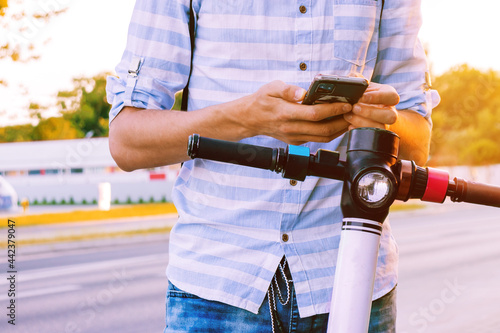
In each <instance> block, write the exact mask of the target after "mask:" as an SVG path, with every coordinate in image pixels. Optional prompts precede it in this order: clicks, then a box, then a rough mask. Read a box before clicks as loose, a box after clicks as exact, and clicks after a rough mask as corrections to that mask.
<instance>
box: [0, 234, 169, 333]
mask: <svg viewBox="0 0 500 333" xmlns="http://www.w3.org/2000/svg"><path fill="white" fill-rule="evenodd" d="M163 238H164V239H156V240H155V241H149V240H147V239H145V241H144V242H134V243H133V244H121V245H120V244H115V245H114V246H112V247H106V246H103V245H104V242H101V244H99V245H100V246H97V247H94V248H84V249H73V250H69V251H56V252H47V253H40V254H36V253H31V254H29V255H27V256H22V255H20V256H19V257H18V260H17V272H18V273H17V276H16V279H17V281H16V282H17V283H16V321H15V323H16V325H15V326H12V325H10V324H8V322H7V321H8V320H9V318H8V317H6V314H7V313H8V311H9V310H8V309H6V307H7V306H8V305H9V303H8V302H9V301H10V300H9V297H8V293H7V290H8V288H9V287H10V286H9V281H8V280H7V279H2V280H1V281H0V290H2V292H1V293H0V304H1V309H3V311H2V312H5V314H4V313H2V316H1V318H2V320H1V322H0V332H23V333H24V332H30V333H34V332H36V333H44V332H47V333H48V332H51V333H58V332H60V333H63V332H64V333H69V332H82V333H83V332H121V333H132V332H133V333H137V332H162V331H163V328H164V316H165V315H164V313H165V291H166V287H167V285H166V284H167V280H166V277H165V268H166V264H167V260H168V240H167V237H166V236H165V237H163ZM20 252H22V251H20ZM1 267H2V268H1V269H2V272H6V271H7V269H6V268H5V264H3V263H2V265H1Z"/></svg>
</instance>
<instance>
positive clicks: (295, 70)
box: [108, 0, 432, 332]
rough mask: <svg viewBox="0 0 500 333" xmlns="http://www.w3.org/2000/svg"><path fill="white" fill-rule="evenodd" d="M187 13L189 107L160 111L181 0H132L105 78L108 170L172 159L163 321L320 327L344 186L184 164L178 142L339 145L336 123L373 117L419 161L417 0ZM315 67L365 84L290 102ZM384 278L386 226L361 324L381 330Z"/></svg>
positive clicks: (261, 4)
mask: <svg viewBox="0 0 500 333" xmlns="http://www.w3.org/2000/svg"><path fill="white" fill-rule="evenodd" d="M382 5H383V10H382ZM192 10H193V12H194V16H195V18H196V34H195V36H196V38H195V46H194V53H193V58H192V73H191V77H190V81H189V108H188V109H189V112H178V111H171V110H169V109H170V108H171V107H172V105H173V102H174V94H175V92H177V91H179V90H181V89H183V88H184V86H185V85H186V83H187V82H188V77H189V75H190V65H191V60H190V59H191V45H190V38H189V28H188V21H189V12H190V1H189V0H177V1H173V0H172V1H159V0H138V1H137V3H136V7H135V10H134V14H133V16H132V20H131V24H130V28H129V37H128V43H127V47H126V50H125V53H124V55H123V59H122V61H121V62H120V64H119V65H118V66H117V73H118V75H119V78H110V79H109V81H108V99H109V101H110V102H111V103H112V104H113V107H112V110H111V113H110V121H111V124H110V149H111V153H112V155H113V157H114V158H115V160H116V162H117V163H118V165H119V166H120V167H121V168H122V169H124V170H134V169H138V168H149V167H155V166H161V165H167V164H173V163H179V162H184V164H183V167H182V170H181V171H180V174H179V177H178V179H177V181H176V185H175V187H174V190H173V199H174V203H175V205H176V207H177V210H178V212H179V220H178V223H177V224H176V226H175V227H174V228H173V230H172V232H171V237H170V259H169V265H168V268H167V277H168V279H169V281H170V283H169V291H168V293H167V325H166V329H165V331H166V332H177V331H188V330H193V331H196V330H202V331H203V330H212V331H214V332H222V331H236V330H238V331H242V332H263V331H270V330H271V327H272V330H273V331H274V330H278V329H279V330H281V329H283V330H289V329H290V330H297V331H304V332H309V331H319V332H321V331H324V330H325V329H326V321H327V316H328V314H327V313H328V310H329V303H330V295H331V290H332V286H333V279H334V273H335V263H336V254H337V248H338V242H339V235H340V224H341V221H342V214H341V211H340V207H339V200H340V192H341V187H342V183H341V182H338V181H334V180H328V179H320V178H314V177H309V178H308V179H306V180H305V181H304V182H301V183H297V182H292V181H288V180H285V179H282V178H281V177H280V176H279V175H276V174H273V173H271V172H269V171H265V170H256V169H251V168H247V167H242V166H235V165H228V164H223V163H217V162H212V161H206V160H188V159H189V158H188V156H187V154H186V146H187V138H188V136H189V135H191V134H193V133H198V134H200V135H202V136H206V137H211V138H217V139H224V140H232V141H243V142H246V143H251V144H257V145H262V146H268V147H284V146H285V145H286V144H304V145H306V146H308V147H309V148H310V149H311V151H316V150H317V149H318V148H325V149H330V150H336V149H337V148H338V146H339V144H340V143H341V140H342V137H343V136H342V134H344V133H345V132H346V131H347V130H349V129H352V128H356V127H367V126H368V127H379V128H386V129H390V130H392V131H394V132H396V133H397V134H398V135H399V136H400V137H401V149H400V151H401V155H400V156H401V158H405V159H413V160H415V161H416V162H417V163H419V164H424V163H425V161H426V159H427V155H428V148H429V141H430V127H431V126H430V112H431V105H430V104H432V103H431V96H430V95H431V93H430V91H429V90H428V86H427V85H426V79H425V77H426V76H425V73H426V71H427V66H426V61H425V54H424V51H423V49H422V47H421V45H420V43H419V42H418V40H417V33H418V29H419V26H420V14H419V13H420V1H419V0H406V1H402V0H398V1H395V0H386V1H385V4H384V1H382V0H379V1H377V0H334V1H298V2H296V3H290V2H289V1H285V0H275V1H265V0H255V1H229V0H228V1H224V0H193V1H192ZM380 17H382V19H381V20H380ZM318 73H323V74H336V75H362V76H364V77H366V78H368V79H370V80H371V83H370V86H369V87H368V89H367V91H366V93H365V94H364V95H363V97H362V99H361V100H360V102H359V103H357V104H355V105H354V106H352V105H349V104H346V103H333V104H319V105H313V106H306V105H301V104H300V101H302V99H303V98H304V94H305V89H306V88H307V87H308V86H309V84H310V82H311V81H312V79H313V77H314V76H315V75H316V74H318ZM339 114H343V115H344V116H343V117H340V119H339V118H332V116H335V115H339ZM396 282H397V247H396V244H395V242H394V240H393V238H392V235H391V232H390V226H389V224H388V223H385V224H384V229H383V234H382V243H381V247H380V251H379V261H378V267H377V276H376V281H375V289H374V296H373V299H374V303H373V307H372V318H371V319H370V332H392V331H394V323H395V290H394V289H395V286H396ZM280 303H282V304H284V305H282V304H280Z"/></svg>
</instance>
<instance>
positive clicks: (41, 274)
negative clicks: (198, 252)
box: [0, 254, 167, 285]
mask: <svg viewBox="0 0 500 333" xmlns="http://www.w3.org/2000/svg"><path fill="white" fill-rule="evenodd" d="M153 261H158V262H164V263H166V262H167V260H166V255H165V254H153V255H148V256H142V257H133V258H126V259H116V260H107V261H99V262H92V263H87V264H77V265H69V266H59V267H54V268H48V269H47V268H42V269H33V270H29V271H19V272H17V278H18V281H20V282H26V281H33V280H39V279H45V278H50V277H55V276H62V275H71V274H76V273H83V272H88V271H95V270H102V269H107V268H110V267H116V266H127V265H135V266H136V265H139V264H147V263H150V262H153ZM8 283H10V282H9V281H8V280H7V279H4V280H0V285H6V284H8Z"/></svg>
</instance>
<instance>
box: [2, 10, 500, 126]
mask: <svg viewBox="0 0 500 333" xmlns="http://www.w3.org/2000/svg"><path fill="white" fill-rule="evenodd" d="M34 2H35V3H52V4H53V5H54V4H55V5H57V4H61V5H67V6H69V9H68V11H67V12H66V13H64V14H62V15H60V16H58V17H56V18H54V19H52V20H51V21H50V22H49V23H47V24H45V25H42V26H41V27H38V28H37V29H36V30H35V31H34V32H33V33H32V37H31V38H33V39H34V40H35V41H39V42H42V41H44V40H47V39H50V40H49V42H48V43H47V44H45V45H43V46H42V47H40V52H41V58H40V59H39V60H36V61H33V62H30V63H14V62H11V61H1V62H0V76H1V77H2V78H5V79H6V80H7V81H8V83H9V87H8V89H0V126H5V125H12V124H21V123H26V122H30V121H32V120H30V118H29V117H28V112H27V106H28V105H29V103H30V102H36V103H39V104H42V105H49V104H51V103H52V102H53V101H54V96H55V94H56V93H57V92H58V91H60V90H71V88H72V79H73V78H75V77H78V76H85V77H91V76H93V75H96V74H98V73H101V72H113V70H114V67H115V66H116V65H117V63H118V62H119V60H120V58H121V55H122V52H123V50H124V47H125V43H126V33H127V27H128V23H129V20H130V16H131V13H132V9H133V6H134V3H135V0H104V1H102V0H34ZM499 12H500V1H493V0H475V1H473V2H471V1H468V0H422V16H423V25H422V28H421V31H420V39H421V41H422V42H423V43H424V45H425V47H426V48H427V49H428V51H429V58H430V64H431V68H432V71H433V73H434V75H439V74H442V73H443V72H445V71H446V70H448V69H449V68H451V67H452V66H455V65H458V64H462V63H468V64H470V65H471V66H474V67H477V68H479V69H482V70H485V69H489V68H493V69H495V70H497V71H500V43H499V42H498V40H499V39H498V34H499V32H500V25H499V24H498V23H497V21H498V19H499V18H498V13H499ZM20 85H22V86H23V87H24V88H23V87H20ZM23 91H24V93H23ZM26 91H27V94H26ZM43 115H44V116H45V117H49V116H53V115H57V113H56V111H50V110H49V111H46V112H45V113H44V114H43Z"/></svg>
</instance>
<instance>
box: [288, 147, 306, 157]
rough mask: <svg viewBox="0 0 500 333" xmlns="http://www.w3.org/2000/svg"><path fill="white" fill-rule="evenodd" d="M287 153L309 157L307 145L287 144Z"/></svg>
mask: <svg viewBox="0 0 500 333" xmlns="http://www.w3.org/2000/svg"><path fill="white" fill-rule="evenodd" d="M288 154H291V155H298V156H306V157H309V147H304V146H293V145H288Z"/></svg>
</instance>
